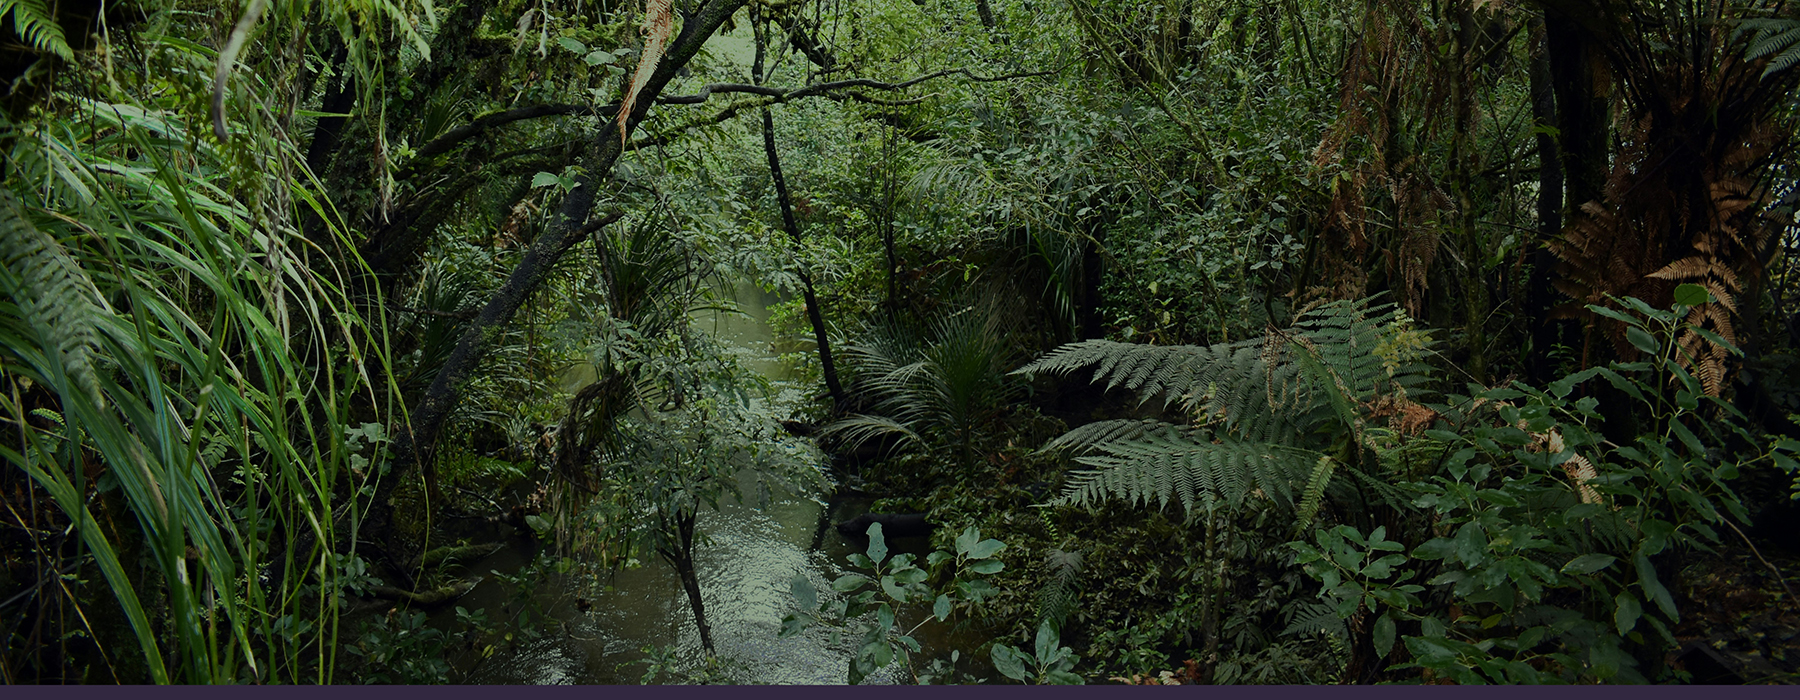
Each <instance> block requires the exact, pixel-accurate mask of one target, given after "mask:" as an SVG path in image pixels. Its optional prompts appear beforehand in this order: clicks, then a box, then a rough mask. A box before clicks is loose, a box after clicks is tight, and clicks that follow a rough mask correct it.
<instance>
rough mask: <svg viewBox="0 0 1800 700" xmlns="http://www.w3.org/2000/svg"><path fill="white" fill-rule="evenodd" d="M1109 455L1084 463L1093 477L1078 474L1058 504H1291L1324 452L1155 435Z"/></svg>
mask: <svg viewBox="0 0 1800 700" xmlns="http://www.w3.org/2000/svg"><path fill="white" fill-rule="evenodd" d="M1098 449H1099V451H1100V452H1102V453H1103V454H1099V455H1092V456H1088V457H1081V458H1079V459H1078V460H1076V461H1078V462H1080V463H1082V464H1086V465H1088V466H1091V467H1096V469H1093V470H1084V471H1079V472H1075V473H1074V474H1071V475H1070V477H1069V484H1068V485H1067V486H1066V487H1065V488H1064V490H1063V495H1062V496H1060V497H1058V498H1057V499H1056V500H1055V501H1052V502H1051V503H1052V504H1053V505H1088V504H1092V503H1096V502H1099V501H1101V500H1103V499H1106V498H1122V499H1125V500H1128V501H1131V502H1132V503H1134V504H1140V503H1141V504H1146V505H1147V504H1149V503H1152V502H1154V503H1156V504H1158V505H1160V506H1165V507H1166V506H1167V505H1168V504H1169V503H1170V502H1171V501H1174V502H1178V503H1180V504H1181V505H1182V506H1183V507H1184V508H1186V509H1187V510H1194V509H1196V507H1199V508H1209V507H1212V506H1213V505H1215V504H1217V503H1219V502H1221V501H1223V502H1225V503H1227V504H1230V505H1233V506H1235V505H1238V504H1241V503H1242V502H1243V501H1244V500H1245V499H1246V498H1248V497H1250V496H1251V495H1253V494H1260V495H1262V496H1266V497H1269V498H1272V499H1274V500H1276V501H1278V502H1282V503H1291V502H1292V499H1293V492H1294V484H1295V482H1297V481H1299V480H1300V479H1302V478H1305V475H1306V474H1307V472H1308V470H1309V468H1310V467H1311V466H1312V464H1313V462H1314V460H1316V459H1318V457H1319V453H1317V452H1314V451H1312V450H1306V449H1300V448H1296V447H1289V446H1286V445H1276V444H1268V443H1248V442H1238V441H1225V442H1218V443H1213V442H1205V441H1193V440H1178V439H1174V438H1171V437H1168V436H1156V435H1151V436H1148V437H1147V439H1144V440H1128V441H1123V442H1112V443H1106V444H1103V445H1100V446H1099V447H1098Z"/></svg>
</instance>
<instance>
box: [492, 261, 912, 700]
mask: <svg viewBox="0 0 1800 700" xmlns="http://www.w3.org/2000/svg"><path fill="white" fill-rule="evenodd" d="M734 291H735V294H736V298H737V301H738V303H739V305H740V308H742V309H743V311H744V313H742V314H737V313H725V312H719V311H704V312H700V313H697V314H695V318H694V321H695V324H696V326H698V327H700V328H701V329H702V330H705V331H706V332H708V333H711V334H712V335H713V336H714V337H715V338H717V339H718V341H719V342H720V343H721V344H722V345H724V346H726V347H727V348H728V349H730V350H731V351H732V352H735V353H737V354H738V355H739V356H740V360H741V361H743V363H744V365H745V366H746V367H749V368H751V369H752V370H754V371H757V372H759V373H761V374H763V375H764V376H765V377H767V378H769V379H771V380H772V381H774V382H775V384H776V386H777V388H778V389H785V390H787V391H788V392H791V391H794V388H793V387H784V386H783V384H784V382H783V380H785V379H786V367H785V365H784V364H783V363H782V362H781V361H780V360H779V358H778V345H779V346H782V347H781V349H791V346H797V345H798V343H794V342H782V341H781V340H780V339H778V338H776V337H775V335H774V333H773V331H772V329H771V328H770V327H769V324H768V318H769V310H768V307H769V305H771V304H773V303H775V302H777V301H778V299H777V298H775V296H774V295H772V294H769V293H767V292H764V291H763V290H761V289H759V288H757V287H755V286H753V285H748V284H740V285H738V286H737V288H736V289H735V290H734ZM583 371H585V372H586V373H587V375H591V374H592V370H591V368H583V367H577V368H573V369H572V370H571V371H570V373H568V374H567V375H565V377H564V381H565V382H580V381H583V380H584V379H587V380H589V381H591V378H590V377H587V376H584V375H583V374H582V372H583ZM784 393H785V392H784ZM792 395H793V394H791V393H790V394H789V396H792ZM778 400H779V399H778ZM739 487H740V491H741V492H742V493H743V494H744V502H743V503H734V502H730V501H729V500H728V501H727V502H726V503H722V504H721V506H720V509H719V510H718V511H716V512H704V513H702V514H701V516H700V530H701V531H702V532H704V533H705V534H706V541H704V542H703V543H701V544H700V545H699V546H698V547H697V548H696V549H697V552H696V560H697V568H698V569H699V574H700V587H701V595H702V597H703V599H704V601H705V605H706V613H707V619H708V622H709V623H710V624H711V625H712V635H713V640H714V643H715V645H716V646H717V649H716V652H717V660H718V662H719V664H720V665H719V667H718V673H719V675H720V676H722V680H726V681H729V682H735V683H759V684H760V683H772V684H840V683H843V682H844V681H845V679H846V676H847V674H848V664H849V659H850V656H851V654H852V646H851V643H852V640H848V639H836V640H834V639H833V637H834V635H833V634H832V630H831V629H829V628H825V627H815V628H812V629H809V630H807V631H806V632H803V633H801V634H799V635H796V636H793V637H789V638H781V637H779V636H778V632H779V631H780V629H781V618H782V617H783V616H785V615H787V614H788V613H790V612H792V611H793V609H794V602H793V596H792V595H791V594H790V592H789V591H790V582H791V581H792V580H793V578H794V575H795V574H796V573H803V574H805V575H806V576H807V577H808V578H809V579H810V580H811V581H812V582H813V585H814V587H815V588H816V589H818V590H819V591H820V592H821V597H822V598H823V597H825V596H829V595H831V593H830V591H831V588H830V581H832V580H833V579H835V578H837V577H838V576H840V575H842V574H843V573H844V572H843V571H842V570H841V569H840V567H839V565H838V563H839V562H843V561H844V560H845V557H846V556H847V555H848V554H849V553H850V552H852V551H854V550H855V549H856V548H859V547H860V545H861V544H862V543H848V542H845V541H844V540H842V539H841V538H840V537H839V536H838V535H837V533H836V531H835V530H830V529H827V530H826V536H825V537H823V538H822V539H821V547H820V548H819V549H816V550H815V549H813V548H812V547H813V542H814V537H815V534H816V533H817V532H818V525H819V522H820V517H821V512H822V511H823V510H824V508H825V506H824V504H822V503H820V502H818V501H815V500H812V499H810V498H807V497H796V496H793V495H788V494H781V493H779V492H775V493H772V494H769V495H768V498H767V500H766V502H765V501H764V499H763V498H760V497H759V496H761V495H762V494H764V493H766V492H765V491H764V490H763V489H762V488H760V485H759V484H757V483H755V482H754V480H753V478H752V477H750V476H749V475H747V474H746V475H741V476H740V484H739ZM840 517H841V516H840ZM897 544H899V543H897ZM524 559H525V555H524V554H523V553H521V552H519V551H517V550H512V551H502V552H498V553H496V554H495V555H494V556H492V557H489V558H488V560H485V561H483V562H480V563H477V564H476V565H475V566H474V567H472V569H473V570H475V571H487V570H489V569H500V570H502V571H510V570H517V569H518V568H519V567H521V566H522V565H523V564H524V563H525V561H524ZM535 598H536V602H537V604H538V605H540V606H542V607H543V609H544V611H545V613H546V615H547V616H548V618H549V619H550V620H552V621H553V624H548V625H544V626H543V627H545V628H546V629H543V630H542V631H543V632H544V635H543V636H542V637H541V638H539V639H536V640H531V641H525V642H521V643H515V644H513V645H511V648H510V649H501V650H498V651H497V652H496V655H495V656H494V657H493V658H490V659H487V660H485V661H481V662H479V665H477V666H475V667H474V670H473V673H471V674H470V675H469V677H468V681H469V682H472V683H492V684H570V683H636V682H638V681H639V679H640V677H642V675H643V674H644V671H645V669H646V665H645V664H643V663H640V662H643V661H645V660H646V655H645V654H644V653H643V652H642V651H641V650H642V649H644V648H645V647H646V646H654V647H658V648H661V649H664V650H667V651H669V652H670V653H671V654H672V656H673V658H674V659H675V660H676V665H677V666H678V667H680V668H678V669H677V675H679V673H680V672H682V671H689V672H691V671H694V670H696V669H699V668H701V667H702V665H703V664H704V654H703V653H702V650H701V647H700V639H699V632H698V629H697V628H696V627H695V625H694V621H693V614H692V612H691V611H690V609H689V607H688V603H687V598H686V595H685V593H683V591H682V589H681V584H680V581H679V579H678V578H677V576H676V574H675V572H674V570H673V569H672V568H671V567H669V566H668V565H667V564H665V563H663V562H662V561H661V560H657V559H652V560H650V561H645V562H643V565H642V566H641V567H638V568H634V569H628V570H624V571H619V572H616V573H611V574H608V575H606V576H604V577H603V578H601V579H599V580H593V581H583V580H581V579H580V577H578V576H575V575H559V574H551V575H547V576H546V577H545V578H544V580H543V581H542V585H541V586H539V587H538V590H537V591H536V592H535ZM578 599H580V600H581V601H583V603H584V604H578V603H577V600H578ZM507 603H508V600H507V597H506V593H505V591H504V590H503V588H502V587H501V586H499V585H498V584H497V583H496V582H492V581H490V582H485V583H483V584H482V585H481V586H480V587H478V588H477V589H476V590H475V591H473V592H471V593H470V594H469V595H468V596H465V597H464V599H462V600H460V601H458V604H459V605H462V606H463V607H465V608H468V609H471V610H472V609H474V608H476V607H487V608H489V609H490V610H502V609H504V608H505V606H506V605H507ZM583 608H585V610H584V609H583ZM489 617H490V618H492V619H504V618H505V616H504V615H498V614H491V615H490V616H489ZM846 636H847V635H846ZM924 641H926V642H927V644H928V648H927V649H926V651H927V652H928V653H929V652H931V651H932V649H931V648H929V647H930V644H929V642H930V641H931V640H930V639H929V638H927V639H926V640H924ZM465 667H466V666H465ZM670 677H671V676H669V675H665V676H663V678H664V679H669V678H670ZM893 680H894V674H893V672H892V671H891V670H884V671H883V672H882V673H881V674H878V675H876V676H873V677H871V678H869V679H868V680H866V681H865V682H866V683H891V682H893Z"/></svg>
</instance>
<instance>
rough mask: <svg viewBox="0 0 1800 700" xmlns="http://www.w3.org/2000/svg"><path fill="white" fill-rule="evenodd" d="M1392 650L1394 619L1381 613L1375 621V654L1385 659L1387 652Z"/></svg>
mask: <svg viewBox="0 0 1800 700" xmlns="http://www.w3.org/2000/svg"><path fill="white" fill-rule="evenodd" d="M1393 650H1394V619H1393V618H1391V617H1388V616H1387V614H1386V613H1383V614H1382V616H1381V617H1379V618H1376V619H1375V653H1376V654H1377V655H1378V656H1380V657H1381V658H1384V659H1385V658H1387V655H1388V652H1390V651H1393Z"/></svg>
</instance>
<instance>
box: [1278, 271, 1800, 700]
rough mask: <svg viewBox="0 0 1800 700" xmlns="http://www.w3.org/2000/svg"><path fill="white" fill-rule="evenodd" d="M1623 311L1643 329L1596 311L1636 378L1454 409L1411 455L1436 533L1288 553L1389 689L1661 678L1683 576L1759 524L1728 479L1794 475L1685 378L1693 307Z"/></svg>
mask: <svg viewBox="0 0 1800 700" xmlns="http://www.w3.org/2000/svg"><path fill="white" fill-rule="evenodd" d="M1682 298H1683V297H1682V296H1681V295H1680V294H1678V295H1677V299H1682ZM1624 305H1625V306H1626V307H1627V308H1629V309H1631V310H1632V311H1633V312H1635V313H1624V312H1620V311H1617V310H1614V309H1609V308H1603V307H1598V306H1591V307H1589V308H1590V309H1592V310H1593V311H1594V312H1595V313H1598V314H1600V315H1602V316H1606V317H1608V318H1610V319H1613V320H1615V321H1618V322H1619V323H1622V324H1624V325H1625V328H1626V335H1627V338H1628V339H1629V340H1630V341H1631V342H1632V344H1633V345H1634V346H1635V347H1636V348H1637V349H1638V350H1639V351H1640V352H1642V353H1643V355H1642V359H1641V361H1637V362H1613V363H1611V364H1610V365H1608V366H1605V367H1596V368H1591V369H1587V370H1584V371H1581V372H1577V373H1575V374H1572V375H1569V376H1567V377H1564V378H1563V379H1561V380H1558V381H1555V382H1552V383H1551V384H1549V385H1548V386H1545V387H1542V388H1538V387H1533V386H1530V385H1527V384H1524V383H1522V382H1514V383H1513V384H1512V385H1511V386H1507V387H1499V388H1492V389H1482V388H1480V387H1473V388H1472V390H1471V395H1470V396H1467V397H1458V396H1451V397H1449V399H1450V401H1449V403H1450V405H1452V406H1454V405H1459V404H1460V405H1462V406H1466V407H1467V408H1466V410H1465V411H1463V412H1462V413H1463V415H1461V416H1457V415H1454V414H1455V411H1447V413H1446V415H1445V417H1446V418H1448V419H1451V420H1450V421H1449V423H1451V424H1452V425H1453V426H1455V427H1456V428H1457V429H1455V430H1441V429H1440V430H1429V431H1425V434H1424V435H1422V436H1421V437H1419V438H1416V439H1417V440H1432V441H1436V442H1438V443H1440V444H1441V445H1442V454H1443V458H1442V460H1441V462H1439V463H1438V466H1437V468H1436V470H1435V471H1434V472H1432V473H1430V474H1429V475H1427V476H1425V477H1424V478H1420V479H1417V480H1408V481H1404V482H1401V483H1399V484H1397V485H1398V486H1399V487H1400V488H1401V489H1402V490H1403V491H1405V492H1406V493H1408V494H1409V495H1410V496H1411V498H1412V505H1413V506H1414V507H1416V508H1418V509H1420V510H1421V511H1422V512H1423V514H1424V515H1426V516H1427V517H1426V519H1425V520H1424V521H1423V522H1426V523H1428V525H1427V527H1426V528H1425V529H1424V530H1423V531H1419V532H1413V533H1410V534H1411V537H1397V538H1391V539H1390V537H1391V536H1390V534H1389V533H1388V532H1386V528H1384V527H1376V528H1374V529H1373V531H1372V532H1370V533H1368V534H1367V535H1365V534H1364V533H1362V532H1360V531H1358V530H1357V529H1356V528H1354V527H1351V526H1349V525H1340V526H1337V527H1335V528H1327V529H1320V530H1317V531H1316V532H1314V533H1313V535H1314V536H1313V537H1312V538H1311V539H1312V541H1311V542H1307V541H1297V542H1290V543H1289V547H1290V548H1292V549H1293V550H1294V551H1295V552H1296V553H1297V555H1298V557H1297V561H1298V563H1300V564H1302V565H1303V566H1304V567H1305V570H1306V572H1307V573H1308V574H1309V575H1310V576H1312V577H1313V578H1314V579H1316V580H1318V581H1320V582H1321V583H1322V584H1323V585H1322V590H1321V592H1320V596H1321V597H1322V598H1324V599H1325V601H1326V602H1327V603H1328V604H1330V605H1331V607H1332V608H1333V611H1334V612H1335V613H1336V615H1337V616H1338V617H1339V618H1340V619H1341V620H1344V621H1346V622H1347V623H1349V624H1348V625H1347V627H1348V629H1351V630H1358V631H1362V632H1363V633H1365V634H1367V635H1368V636H1369V638H1370V639H1371V640H1372V642H1373V646H1374V650H1375V653H1376V654H1377V655H1378V656H1380V657H1382V658H1384V659H1386V660H1387V662H1388V663H1391V664H1393V665H1391V666H1390V667H1389V669H1388V670H1389V671H1390V672H1404V670H1405V669H1420V674H1421V676H1422V677H1424V678H1427V679H1431V678H1443V679H1448V680H1452V681H1455V682H1457V683H1463V684H1472V683H1545V682H1554V683H1580V682H1607V681H1611V682H1627V683H1643V682H1647V681H1650V680H1653V679H1655V680H1662V679H1664V678H1665V674H1667V673H1668V671H1666V670H1662V669H1661V667H1660V661H1659V660H1660V659H1661V658H1662V657H1663V655H1664V653H1665V652H1666V651H1668V650H1669V649H1671V648H1673V647H1675V646H1677V643H1676V640H1675V638H1674V636H1673V635H1672V634H1671V629H1672V628H1673V627H1674V626H1675V624H1676V623H1677V622H1678V621H1679V620H1680V616H1681V610H1680V608H1679V604H1678V600H1679V599H1680V596H1679V595H1678V593H1677V592H1676V591H1674V590H1672V585H1673V584H1672V580H1673V574H1674V572H1675V571H1677V570H1678V568H1679V565H1680V562H1681V561H1682V560H1683V558H1684V557H1686V556H1688V555H1690V554H1692V553H1695V552H1710V551H1712V550H1713V549H1714V548H1715V547H1718V546H1719V545H1720V544H1721V543H1723V542H1725V541H1726V540H1727V539H1736V538H1738V537H1741V535H1740V534H1739V528H1738V527H1737V525H1736V524H1734V522H1733V521H1736V523H1747V522H1748V516H1747V514H1746V512H1745V508H1744V505H1743V503H1742V502H1741V501H1740V499H1739V497H1738V495H1737V494H1736V493H1734V492H1733V490H1732V488H1731V486H1730V482H1731V481H1732V480H1733V479H1735V478H1736V477H1737V476H1738V474H1739V473H1740V472H1741V471H1742V470H1745V469H1750V468H1766V467H1767V466H1770V465H1774V466H1779V467H1782V468H1786V469H1792V468H1793V464H1794V460H1793V458H1792V456H1791V453H1792V452H1793V451H1794V448H1795V446H1796V445H1795V443H1794V442H1793V441H1792V440H1785V439H1784V440H1777V441H1770V440H1767V439H1764V438H1761V437H1759V436H1755V435H1752V434H1751V433H1750V432H1749V431H1748V430H1746V429H1745V428H1744V427H1743V426H1744V424H1745V423H1747V421H1746V420H1745V417H1744V416H1743V415H1742V414H1741V413H1739V412H1738V411H1737V410H1736V409H1735V408H1734V407H1732V406H1731V405H1730V404H1729V403H1727V402H1726V401H1724V400H1721V399H1719V398H1718V397H1714V396H1709V395H1707V393H1706V392H1705V391H1704V390H1703V389H1704V388H1703V386H1702V383H1701V381H1700V380H1699V379H1697V378H1696V377H1695V376H1694V375H1693V374H1691V373H1690V372H1689V371H1688V370H1687V369H1686V366H1687V365H1688V362H1687V361H1686V360H1687V359H1689V358H1684V357H1683V356H1682V353H1683V352H1684V351H1683V350H1682V349H1681V346H1680V345H1679V344H1678V343H1677V342H1676V337H1677V336H1679V335H1681V334H1682V333H1683V332H1684V331H1686V332H1695V333H1700V334H1706V332H1705V331H1704V330H1701V329H1696V328H1694V327H1692V326H1689V325H1687V324H1684V323H1683V322H1682V319H1683V318H1685V317H1686V316H1687V313H1686V312H1687V308H1686V307H1684V306H1682V305H1680V304H1677V305H1676V306H1675V307H1673V308H1672V309H1668V310H1662V309H1656V308H1652V307H1650V306H1649V305H1648V304H1645V303H1644V302H1642V301H1640V300H1637V299H1632V298H1627V299H1625V300H1624ZM1707 335H1710V334H1707ZM1707 340H1709V341H1710V342H1713V343H1716V344H1720V345H1721V346H1722V347H1725V348H1727V349H1728V350H1729V351H1731V352H1736V351H1737V350H1736V348H1735V347H1732V346H1730V344H1729V343H1727V342H1726V341H1724V340H1723V339H1721V338H1718V337H1716V336H1712V337H1708V338H1707ZM1607 387H1610V389H1611V390H1612V391H1610V392H1609V391H1606V390H1605V389H1606V388H1607ZM1602 397H1604V403H1603V400H1602ZM1624 416H1636V417H1637V418H1638V421H1637V424H1636V427H1637V431H1636V433H1635V435H1632V436H1631V438H1630V439H1629V440H1626V441H1621V440H1619V439H1618V438H1617V437H1616V436H1615V437H1614V438H1612V439H1609V438H1608V437H1607V436H1606V435H1603V434H1602V433H1601V432H1600V430H1599V428H1600V425H1601V424H1602V423H1603V422H1604V421H1605V420H1606V419H1608V418H1611V419H1620V418H1621V417H1624ZM1457 419H1460V420H1457ZM1442 425H1444V424H1443V423H1440V426H1442ZM1402 542H1416V543H1417V544H1416V545H1414V546H1411V547H1410V548H1409V547H1407V546H1404V545H1403V544H1402ZM1409 550H1410V551H1409ZM1402 645H1403V647H1404V650H1405V652H1407V653H1406V654H1404V655H1401V654H1398V653H1397V651H1398V648H1399V647H1401V646H1402ZM1402 657H1408V658H1406V659H1404V660H1403V658H1402ZM1394 662H1399V663H1394Z"/></svg>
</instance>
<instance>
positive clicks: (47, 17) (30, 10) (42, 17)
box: [0, 0, 75, 61]
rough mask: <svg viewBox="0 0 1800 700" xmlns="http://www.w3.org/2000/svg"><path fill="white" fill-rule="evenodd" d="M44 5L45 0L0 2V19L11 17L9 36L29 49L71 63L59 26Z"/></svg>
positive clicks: (67, 45) (6, 0)
mask: <svg viewBox="0 0 1800 700" xmlns="http://www.w3.org/2000/svg"><path fill="white" fill-rule="evenodd" d="M44 3H45V0H0V18H4V17H7V16H10V17H12V26H13V32H14V33H16V34H18V35H19V38H20V39H21V40H23V41H24V42H25V43H26V44H27V45H29V46H31V48H34V49H37V50H39V51H42V52H45V53H51V54H56V56H57V58H61V59H63V60H65V61H73V60H75V52H74V51H72V50H70V48H69V41H68V39H66V38H64V37H63V30H62V26H61V25H59V24H57V23H56V18H55V17H54V16H52V15H51V14H50V8H49V7H48V6H47V5H45V4H44Z"/></svg>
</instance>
